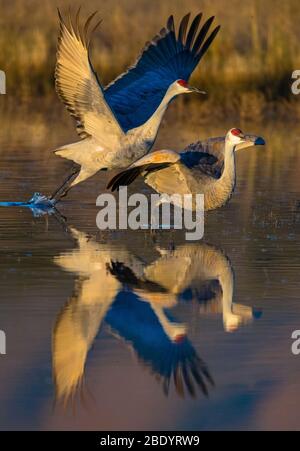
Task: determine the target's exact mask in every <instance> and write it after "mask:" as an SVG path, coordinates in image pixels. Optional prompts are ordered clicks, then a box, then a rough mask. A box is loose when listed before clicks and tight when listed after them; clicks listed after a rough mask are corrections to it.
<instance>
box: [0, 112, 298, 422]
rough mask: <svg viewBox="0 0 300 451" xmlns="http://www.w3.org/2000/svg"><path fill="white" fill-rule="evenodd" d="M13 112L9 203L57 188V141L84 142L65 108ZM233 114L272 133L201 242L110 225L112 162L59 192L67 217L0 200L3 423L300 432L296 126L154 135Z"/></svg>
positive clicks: (245, 156)
mask: <svg viewBox="0 0 300 451" xmlns="http://www.w3.org/2000/svg"><path fill="white" fill-rule="evenodd" d="M11 115H12V113H8V115H7V116H6V117H5V120H4V125H3V129H2V135H1V138H0V201H23V200H27V199H29V198H30V197H31V195H32V193H33V192H35V191H41V192H43V193H45V194H49V193H50V192H51V191H52V190H54V189H55V188H56V184H58V183H59V182H60V181H61V180H62V179H63V177H64V176H65V174H66V173H67V171H68V168H69V163H68V162H65V161H63V160H62V159H59V158H58V157H55V156H54V155H53V154H52V153H51V149H52V148H55V146H57V145H59V144H63V143H65V142H68V141H72V140H73V139H75V134H74V132H73V129H72V126H71V123H70V122H69V118H68V117H67V115H64V114H57V113H56V112H55V113H52V114H50V115H49V112H48V113H47V115H46V113H43V111H40V112H37V113H36V114H35V115H34V116H33V117H31V116H28V115H27V114H25V113H24V114H23V113H22V112H19V114H18V116H17V117H16V118H15V117H12V116H11ZM46 118H47V119H46ZM12 119H14V120H12ZM12 124H14V125H12ZM231 126H243V127H242V128H243V129H244V131H245V132H247V133H256V134H261V135H262V136H263V137H264V138H265V139H266V141H267V146H266V148H255V149H249V150H245V151H241V153H240V154H239V155H237V176H238V179H237V188H236V191H235V193H234V196H233V197H232V199H231V201H230V203H229V204H228V205H226V206H225V207H224V208H221V209H219V210H217V211H214V212H211V213H210V214H209V215H208V216H207V218H206V222H205V237H204V240H202V241H200V242H192V243H190V242H186V241H185V239H184V235H183V234H182V233H180V232H168V231H161V232H157V233H155V234H154V235H153V234H152V235H151V234H150V233H149V232H147V231H139V232H130V231H126V232H115V233H104V232H103V233H100V232H99V231H98V230H97V228H96V225H95V218H96V214H97V211H98V208H97V207H96V206H95V199H96V197H97V195H98V194H99V193H100V192H101V191H102V190H103V189H104V187H105V184H106V182H107V176H106V175H103V174H99V175H96V176H95V177H93V178H92V179H91V180H89V181H88V182H86V183H85V184H83V185H82V186H79V187H77V188H76V189H74V190H73V192H72V193H71V194H70V196H69V197H68V198H67V199H66V200H65V201H64V202H63V203H61V205H60V206H59V210H60V212H61V214H62V215H63V216H64V217H66V218H67V224H66V225H64V224H63V221H62V220H61V218H60V217H59V216H55V215H52V216H49V217H47V216H44V217H40V218H34V217H33V215H32V213H31V212H30V210H28V209H24V208H19V207H16V208H1V209H0V246H1V247H0V249H1V259H0V293H1V294H0V329H1V330H3V331H5V333H6V338H7V354H6V355H1V356H0V360H1V365H0V399H1V407H0V427H1V429H35V430H37V429H44V430H45V429H71V430H74V429H96V430H118V429H123V430H139V429H140V430H205V429H209V430H214V429H235V430H238V429H299V427H300V419H299V415H298V405H299V402H300V397H299V396H300V395H299V393H300V382H299V371H300V356H298V357H297V356H293V355H292V353H291V344H292V340H291V334H292V331H293V330H295V329H300V317H299V313H300V299H299V288H300V282H299V269H300V257H299V224H300V208H299V201H300V195H299V175H298V174H299V170H300V141H299V137H298V136H297V132H296V131H295V129H294V128H293V127H292V126H290V128H289V129H288V133H287V127H288V126H287V125H286V124H285V125H282V124H273V123H270V124H268V125H265V124H264V126H262V125H261V124H251V125H248V126H246V125H245V124H215V125H214V126H211V127H205V128H204V127H201V126H198V125H197V124H192V125H188V123H185V125H184V127H183V126H182V123H181V124H180V123H176V122H175V123H174V122H173V123H172V121H171V120H169V121H166V122H165V123H164V126H163V128H162V130H161V132H160V136H159V140H158V143H157V148H161V147H169V148H174V149H182V148H184V146H185V144H188V143H190V142H192V141H196V140H197V139H199V138H200V137H203V138H205V137H207V136H218V135H220V134H224V133H225V131H226V130H227V128H229V127H231ZM140 189H142V190H143V191H147V188H145V186H144V185H143V184H142V183H141V182H139V183H137V184H136V185H134V187H133V188H132V191H137V190H140ZM283 412H284V415H283Z"/></svg>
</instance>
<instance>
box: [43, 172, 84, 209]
mask: <svg viewBox="0 0 300 451" xmlns="http://www.w3.org/2000/svg"><path fill="white" fill-rule="evenodd" d="M80 169H81V168H80V166H76V167H74V168H73V170H72V172H71V174H69V175H68V177H67V178H66V179H65V181H64V182H63V184H62V185H60V186H59V187H58V188H57V189H56V190H55V191H54V193H53V194H52V195H51V197H50V200H54V201H55V202H58V201H59V200H60V199H62V198H63V197H64V196H66V195H67V193H68V191H69V189H70V188H71V186H72V183H73V182H74V180H75V179H76V178H77V177H78V175H79V173H80Z"/></svg>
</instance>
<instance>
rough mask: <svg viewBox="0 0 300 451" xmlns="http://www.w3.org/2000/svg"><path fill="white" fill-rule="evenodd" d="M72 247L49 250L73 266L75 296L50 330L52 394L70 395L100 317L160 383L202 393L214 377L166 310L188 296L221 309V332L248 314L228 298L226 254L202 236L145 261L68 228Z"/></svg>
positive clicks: (248, 310) (211, 308) (203, 308)
mask: <svg viewBox="0 0 300 451" xmlns="http://www.w3.org/2000/svg"><path fill="white" fill-rule="evenodd" d="M69 231H70V233H71V235H72V237H73V238H74V239H75V240H76V242H77V245H78V247H77V248H76V249H74V250H72V251H70V252H68V253H65V254H62V255H60V256H58V257H55V263H56V264H58V265H59V266H60V267H62V268H63V269H64V270H66V271H69V272H72V273H75V274H76V275H77V279H76V282H75V289H74V293H73V296H72V297H71V299H70V300H69V301H68V302H67V304H66V305H65V306H64V308H63V310H62V312H61V313H60V315H59V317H58V319H57V322H56V326H55V328H54V332H53V374H54V381H55V387H56V396H57V398H58V399H60V400H64V401H65V402H66V401H68V399H69V398H70V397H72V396H73V395H74V394H75V392H76V389H77V388H78V387H79V386H80V383H81V381H82V377H83V374H84V367H85V362H86V358H87V353H88V351H89V349H90V347H91V345H92V343H93V341H94V339H95V337H96V335H97V333H98V331H99V329H100V326H101V324H102V323H105V324H106V325H108V326H109V330H110V331H111V333H112V334H113V336H115V337H117V338H118V339H120V340H124V341H125V342H126V343H127V344H129V345H130V347H131V348H132V349H133V350H134V352H135V354H136V356H137V358H138V360H139V361H140V362H142V363H143V364H145V365H147V367H148V368H149V369H150V370H151V371H152V372H153V373H154V375H155V377H156V379H157V380H158V381H161V382H162V386H163V390H164V392H165V394H168V392H169V388H170V384H171V380H172V378H173V379H174V386H175V389H176V392H177V393H178V395H179V396H184V392H185V391H187V392H188V393H189V394H190V395H191V396H193V397H195V396H196V387H198V388H200V390H201V391H202V393H204V394H205V395H207V394H208V391H209V387H210V386H213V385H214V383H213V379H212V377H211V376H210V373H209V371H208V369H207V367H206V365H205V363H204V362H203V361H202V360H201V359H200V357H199V356H198V355H197V352H196V350H195V349H194V347H193V345H192V343H191V341H190V340H189V338H188V336H187V331H188V329H187V326H186V325H185V324H182V323H180V322H178V321H177V320H175V318H174V317H173V316H172V315H171V314H170V313H169V309H171V308H173V307H175V306H176V305H177V304H178V303H179V302H181V303H189V302H191V301H193V302H194V303H195V302H197V303H198V305H199V312H200V313H201V314H202V313H204V312H205V313H207V312H210V313H222V315H223V323H224V327H225V330H226V331H233V330H235V329H237V328H238V327H239V326H240V325H241V324H242V323H246V322H248V321H250V320H251V319H252V318H253V310H252V309H251V308H249V307H245V306H241V305H237V304H234V303H233V302H232V298H233V288H234V285H233V283H234V282H233V272H232V268H231V265H230V263H229V261H228V259H227V258H226V256H225V255H224V254H223V253H222V252H221V251H219V250H217V249H216V248H214V247H212V246H209V245H207V244H203V243H200V244H199V243H197V244H189V245H184V246H180V247H178V248H177V249H172V250H162V249H159V248H156V249H155V248H154V249H153V253H154V254H155V255H156V259H155V260H154V261H153V262H152V263H149V264H146V263H145V262H144V261H143V260H142V259H141V258H139V257H137V256H135V255H133V253H132V252H130V251H129V250H128V249H126V248H125V247H124V246H123V247H122V246H120V245H118V246H117V245H114V244H111V243H110V244H102V243H98V242H96V241H95V240H94V239H92V238H90V237H89V236H87V235H85V234H84V233H82V232H79V231H77V230H76V229H75V228H70V229H69Z"/></svg>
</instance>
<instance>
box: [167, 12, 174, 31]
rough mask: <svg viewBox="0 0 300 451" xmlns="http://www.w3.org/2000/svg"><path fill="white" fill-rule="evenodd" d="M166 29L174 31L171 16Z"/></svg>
mask: <svg viewBox="0 0 300 451" xmlns="http://www.w3.org/2000/svg"><path fill="white" fill-rule="evenodd" d="M167 29H168V30H170V31H175V25H174V17H173V14H172V15H171V16H170V17H169V19H168V21H167Z"/></svg>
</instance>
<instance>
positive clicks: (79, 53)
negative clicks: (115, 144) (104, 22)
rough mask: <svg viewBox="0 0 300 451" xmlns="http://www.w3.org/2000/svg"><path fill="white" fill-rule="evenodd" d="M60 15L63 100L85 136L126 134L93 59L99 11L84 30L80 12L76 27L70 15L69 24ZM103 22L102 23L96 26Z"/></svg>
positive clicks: (58, 66)
mask: <svg viewBox="0 0 300 451" xmlns="http://www.w3.org/2000/svg"><path fill="white" fill-rule="evenodd" d="M58 14H59V20H60V34H59V38H58V48H57V62H56V68H55V87H56V91H57V93H58V95H59V97H60V99H61V100H62V102H63V103H64V104H65V105H66V107H67V109H68V111H69V112H70V114H71V116H72V117H74V118H75V120H76V124H77V127H76V128H77V133H78V134H79V136H80V137H81V138H87V137H88V136H93V137H94V138H96V139H99V140H100V141H101V140H103V135H105V136H106V139H107V138H108V136H109V135H114V136H122V134H123V133H124V132H123V130H122V128H121V126H120V125H119V123H118V120H117V119H116V117H115V116H114V114H113V112H112V110H111V109H110V107H109V106H108V104H107V102H106V100H105V96H104V92H103V89H102V86H101V84H100V82H99V80H98V78H97V74H96V72H95V71H94V69H93V66H92V64H91V61H90V58H89V42H90V33H89V28H90V24H91V21H92V19H93V17H94V16H95V13H94V14H92V15H91V16H90V17H89V18H88V19H87V21H86V23H85V26H84V28H83V30H82V29H81V28H80V26H79V11H78V13H77V16H76V25H75V26H74V25H73V23H72V21H71V18H70V17H69V26H68V27H67V26H66V24H65V23H64V21H63V19H62V16H61V14H60V12H59V11H58ZM99 24H100V22H98V23H97V25H96V27H97V26H98V25H99ZM96 27H94V29H95V28H96Z"/></svg>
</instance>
